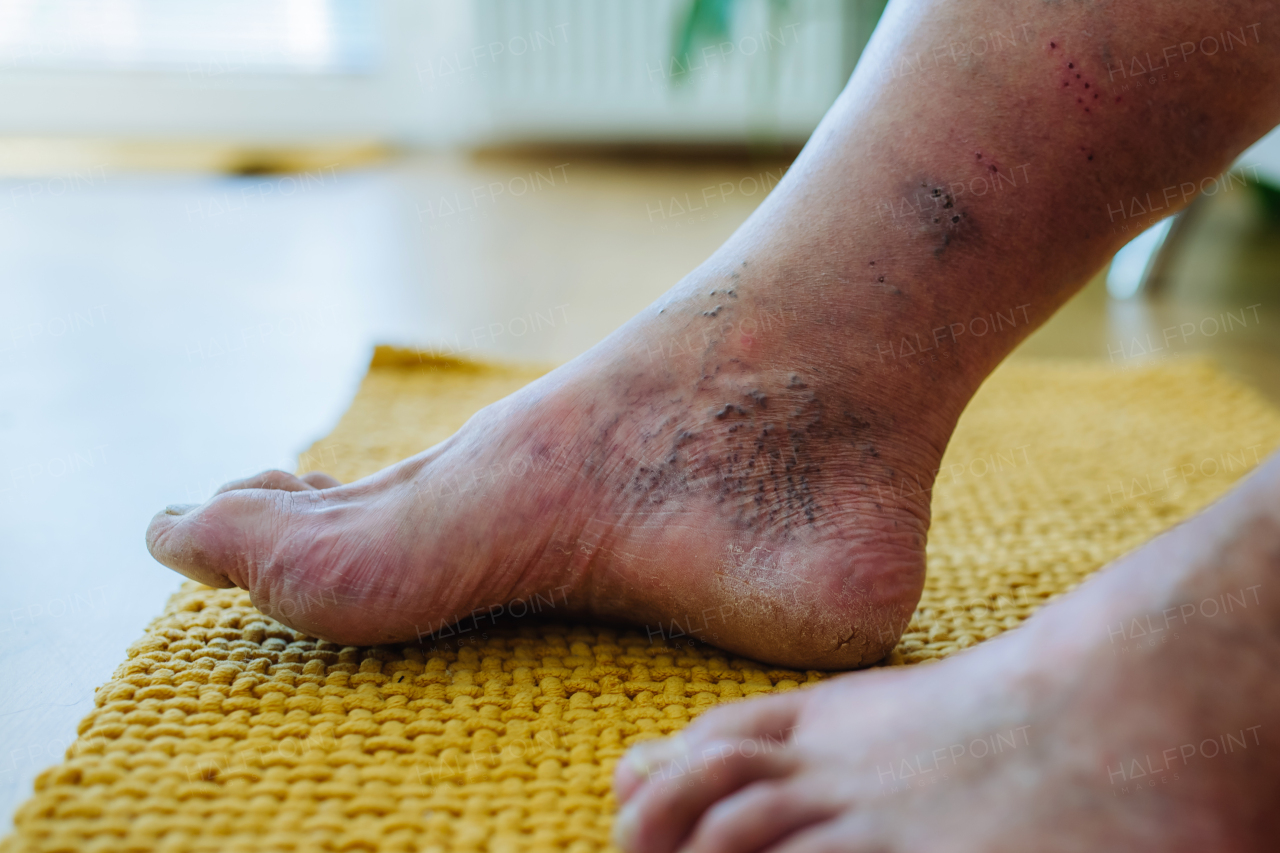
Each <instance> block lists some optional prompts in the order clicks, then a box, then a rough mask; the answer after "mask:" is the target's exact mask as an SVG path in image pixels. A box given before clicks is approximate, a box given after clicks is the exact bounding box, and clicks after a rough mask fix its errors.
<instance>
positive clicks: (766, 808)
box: [684, 774, 840, 853]
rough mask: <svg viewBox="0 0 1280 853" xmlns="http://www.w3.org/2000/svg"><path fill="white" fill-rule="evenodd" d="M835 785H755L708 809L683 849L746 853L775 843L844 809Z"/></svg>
mask: <svg viewBox="0 0 1280 853" xmlns="http://www.w3.org/2000/svg"><path fill="white" fill-rule="evenodd" d="M833 792H834V787H833V786H832V785H831V784H829V783H828V781H827V780H823V779H821V778H819V777H818V776H816V775H807V774H806V775H799V774H797V775H796V776H793V777H791V778H788V779H785V780H777V781H775V780H769V781H765V782H756V783H755V784H753V785H749V786H747V787H746V788H744V789H742V790H741V791H739V792H738V793H736V794H734V795H732V796H730V797H726V798H725V799H723V800H720V801H719V802H718V803H716V804H715V805H713V806H712V807H711V808H709V809H707V811H706V813H705V814H703V815H702V819H701V820H699V821H698V825H697V828H696V829H694V832H693V836H692V838H691V839H690V841H689V843H688V844H686V845H685V847H684V850H687V851H689V853H745V851H751V850H763V849H766V848H768V847H769V846H771V845H772V844H773V843H774V842H776V841H778V840H779V839H782V838H784V837H786V836H788V835H790V834H791V833H793V832H796V831H798V830H801V829H803V828H804V827H806V826H808V825H809V824H812V823H814V822H816V821H822V820H826V819H828V818H830V817H831V816H832V815H834V814H836V813H837V812H838V811H839V808H840V806H839V803H838V802H837V801H836V800H835V797H834V793H833Z"/></svg>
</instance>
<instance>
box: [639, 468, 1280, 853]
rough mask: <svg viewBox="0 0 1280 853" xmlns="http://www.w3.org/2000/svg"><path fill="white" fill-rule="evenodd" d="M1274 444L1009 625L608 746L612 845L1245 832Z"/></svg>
mask: <svg viewBox="0 0 1280 853" xmlns="http://www.w3.org/2000/svg"><path fill="white" fill-rule="evenodd" d="M1278 579H1280V457H1277V458H1276V459H1273V460H1271V461H1270V462H1269V463H1268V464H1267V465H1266V466H1265V467H1264V468H1263V469H1262V470H1260V471H1259V472H1257V473H1256V474H1255V475H1254V476H1253V477H1251V478H1250V479H1249V480H1248V481H1246V482H1245V484H1243V485H1242V486H1241V487H1240V488H1238V489H1237V490H1236V491H1235V492H1233V493H1232V494H1231V495H1229V496H1228V497H1227V498H1225V499H1224V500H1223V501H1221V502H1220V503H1219V504H1217V505H1215V506H1213V507H1211V508H1210V509H1208V510H1207V511H1205V512H1204V513H1202V514H1201V515H1199V516H1197V517H1196V518H1194V519H1192V520H1191V521H1189V522H1187V523H1186V524H1185V525H1183V526H1181V527H1179V528H1177V529H1175V530H1173V531H1171V532H1169V533H1167V534H1165V535H1163V536H1161V537H1159V538H1158V539H1156V540H1154V541H1152V542H1151V543H1149V544H1147V545H1146V546H1144V547H1143V548H1141V549H1139V550H1137V551H1135V552H1133V553H1132V554H1130V555H1129V556H1127V557H1125V558H1124V559H1122V560H1120V561H1118V562H1117V563H1116V565H1114V566H1112V567H1110V568H1108V569H1106V570H1105V571H1104V572H1103V573H1101V574H1100V575H1098V576H1097V577H1095V578H1094V579H1092V580H1091V581H1090V582H1089V583H1087V584H1085V585H1084V586H1082V587H1081V588H1080V590H1078V591H1077V592H1076V593H1075V594H1073V595H1071V596H1069V597H1067V598H1066V599H1063V600H1062V601H1060V602H1059V603H1057V604H1055V605H1053V606H1051V607H1049V608H1047V609H1046V610H1045V611H1044V612H1042V613H1040V614H1038V615H1037V616H1035V617H1034V618H1032V619H1030V620H1028V622H1027V623H1026V624H1025V625H1024V626H1023V627H1021V628H1019V629H1017V630H1015V631H1013V632H1011V633H1009V634H1006V635H1004V636H1002V637H999V638H997V639H995V640H993V641H991V642H988V643H985V644H983V645H981V646H978V647H976V648H975V649H973V650H971V651H969V652H965V653H962V654H959V655H957V656H955V657H953V658H950V659H948V660H946V661H943V662H941V663H938V664H931V665H927V666H921V667H916V668H910V669H893V670H878V671H874V672H866V673H856V674H851V675H846V676H842V677H840V678H838V679H835V680H832V681H829V682H826V683H824V684H822V685H819V686H817V687H813V688H810V689H806V690H799V691H796V692H794V693H789V694H785V695H782V696H775V697H769V698H766V699H762V700H755V701H749V702H745V703H742V704H735V705H732V706H726V707H722V708H717V709H715V710H712V711H710V712H708V713H707V714H705V715H704V716H702V717H701V718H700V719H698V720H697V721H696V722H694V723H693V724H692V725H690V726H689V727H688V728H687V729H686V730H685V731H684V732H682V733H681V734H680V735H678V736H677V737H675V738H671V739H666V740H661V741H650V742H648V743H645V744H641V745H638V746H637V747H635V748H634V749H633V750H632V751H631V752H629V753H628V754H627V756H626V757H624V759H623V760H622V761H621V762H620V763H619V765H618V768H617V771H616V773H615V788H616V790H617V793H618V796H619V798H620V799H621V800H622V801H623V802H625V807H624V808H623V810H622V812H621V813H620V814H619V817H618V819H617V822H616V825H615V829H616V833H617V840H618V843H619V846H620V847H622V848H623V849H624V850H627V851H629V853H660V852H661V851H672V850H677V849H679V850H682V851H691V853H692V851H696V852H697V853H712V851H714V853H736V851H756V850H777V851H788V853H790V851H827V850H831V851H837V850H838V851H862V850H866V851H931V853H934V852H935V851H936V852H941V851H956V853H959V851H974V853H977V851H981V853H994V851H1028V850H1036V851H1100V850H1105V851H1119V850H1142V851H1147V850H1159V851H1184V850H1185V851H1208V850H1212V851H1215V853H1226V852H1227V851H1263V850H1273V849H1275V847H1274V844H1275V838H1276V837H1277V833H1280V812H1277V811H1276V809H1275V803H1276V802H1277V801H1278V799H1280V749H1278V748H1277V740H1276V738H1277V730H1278V729H1280V678H1278V677H1277V674H1278V673H1280V597H1278V595H1277V592H1276V589H1275V587H1276V581H1277V580H1278Z"/></svg>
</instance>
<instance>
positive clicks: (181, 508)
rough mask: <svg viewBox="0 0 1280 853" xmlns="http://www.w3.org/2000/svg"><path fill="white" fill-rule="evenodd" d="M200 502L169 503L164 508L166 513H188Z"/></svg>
mask: <svg viewBox="0 0 1280 853" xmlns="http://www.w3.org/2000/svg"><path fill="white" fill-rule="evenodd" d="M198 506H200V504H169V505H168V506H167V507H165V508H164V514H165V515H186V514H187V513H189V512H191V510H193V509H195V508H196V507H198Z"/></svg>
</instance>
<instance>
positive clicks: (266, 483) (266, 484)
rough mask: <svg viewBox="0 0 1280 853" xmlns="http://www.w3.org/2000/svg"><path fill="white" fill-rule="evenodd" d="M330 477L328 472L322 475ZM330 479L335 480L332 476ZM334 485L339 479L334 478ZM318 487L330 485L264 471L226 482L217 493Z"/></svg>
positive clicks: (280, 472)
mask: <svg viewBox="0 0 1280 853" xmlns="http://www.w3.org/2000/svg"><path fill="white" fill-rule="evenodd" d="M322 476H325V477H328V475H327V474H325V475H322ZM328 479H330V480H333V478H332V477H328ZM333 483H334V485H337V483H338V481H337V480H333ZM316 488H328V486H316V485H312V484H311V483H310V482H308V481H307V480H306V479H305V478H303V477H295V476H294V475H293V474H290V473H288V472H286V471H274V470H273V471H263V472H262V473H261V474H254V475H253V476H252V477H246V478H245V479H243V480H232V481H231V482H230V483H225V484H224V485H223V486H222V487H221V488H220V489H218V491H216V492H214V494H215V495H220V494H222V493H223V492H235V491H240V490H241V489H278V490H280V491H285V492H305V491H309V490H311V489H316Z"/></svg>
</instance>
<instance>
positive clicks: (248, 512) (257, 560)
mask: <svg viewBox="0 0 1280 853" xmlns="http://www.w3.org/2000/svg"><path fill="white" fill-rule="evenodd" d="M295 494H296V493H295V492H291V491H282V490H277V489H243V490H237V491H231V492H225V493H222V494H218V495H216V496H215V497H214V498H213V499H211V500H209V501H207V502H205V503H203V504H199V505H195V504H187V505H181V504H179V505H172V506H169V507H166V508H165V509H164V511H163V512H159V513H156V515H155V517H153V518H152V519H151V524H150V525H149V526H148V527H147V549H148V550H149V551H151V556H153V557H155V558H156V560H157V561H159V562H160V563H162V564H163V565H165V566H168V567H169V568H171V569H173V570H174V571H176V572H178V573H179V574H182V575H185V576H186V577H188V578H190V579H191V580H193V581H198V582H199V583H202V584H205V585H206V586H212V587H218V588H224V589H225V588H227V587H232V586H238V587H241V588H242V589H250V588H251V586H252V584H253V580H254V575H255V574H256V569H257V568H258V567H259V566H261V565H263V564H264V563H266V562H267V561H269V560H270V559H271V557H272V555H273V554H274V553H275V552H276V550H277V545H278V543H279V541H280V538H281V537H282V536H283V535H284V533H285V531H286V530H287V529H288V527H289V521H290V519H291V518H292V517H293V515H294V514H295V513H294V511H293V509H292V504H293V500H294V497H295ZM312 494H314V492H312Z"/></svg>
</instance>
